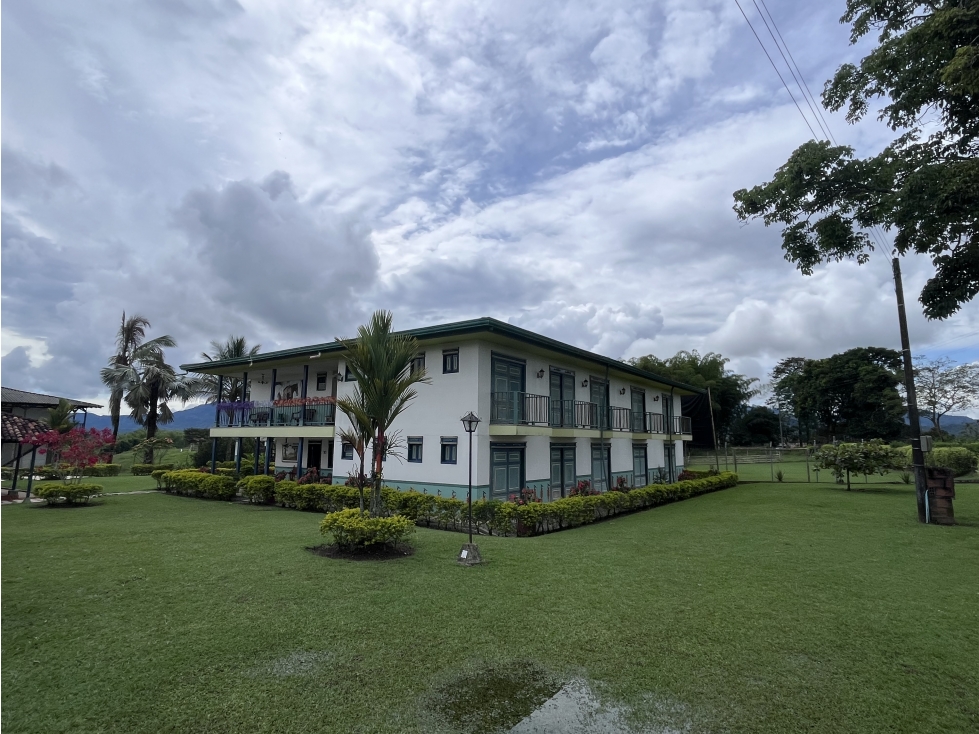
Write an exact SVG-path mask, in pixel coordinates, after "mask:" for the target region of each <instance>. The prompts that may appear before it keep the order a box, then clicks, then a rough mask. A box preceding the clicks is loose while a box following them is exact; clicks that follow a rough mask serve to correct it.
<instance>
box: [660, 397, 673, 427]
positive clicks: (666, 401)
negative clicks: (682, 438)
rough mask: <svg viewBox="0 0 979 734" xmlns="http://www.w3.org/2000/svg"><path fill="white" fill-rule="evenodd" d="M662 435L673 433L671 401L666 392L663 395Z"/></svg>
mask: <svg viewBox="0 0 979 734" xmlns="http://www.w3.org/2000/svg"><path fill="white" fill-rule="evenodd" d="M663 433H675V431H674V430H673V401H672V400H671V399H670V394H669V393H668V392H665V393H663Z"/></svg>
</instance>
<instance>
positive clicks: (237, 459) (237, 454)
mask: <svg viewBox="0 0 979 734" xmlns="http://www.w3.org/2000/svg"><path fill="white" fill-rule="evenodd" d="M235 474H241V436H238V440H237V441H235Z"/></svg>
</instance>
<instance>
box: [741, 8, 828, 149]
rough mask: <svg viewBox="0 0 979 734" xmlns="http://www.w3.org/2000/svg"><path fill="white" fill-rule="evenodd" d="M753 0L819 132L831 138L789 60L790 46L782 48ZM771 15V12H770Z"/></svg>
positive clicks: (783, 41)
mask: <svg viewBox="0 0 979 734" xmlns="http://www.w3.org/2000/svg"><path fill="white" fill-rule="evenodd" d="M751 2H752V4H753V5H754V6H755V10H756V11H758V16H759V17H760V18H761V22H762V23H764V24H765V29H766V30H767V31H768V35H769V36H771V38H772V42H773V43H774V44H775V48H776V49H778V52H779V54H780V55H781V56H782V61H784V62H785V65H786V66H787V67H788V69H789V73H790V74H791V75H792V78H793V79H794V80H795V85H796V86H797V87H798V88H799V92H800V93H801V94H802V99H803V100H804V101H805V103H806V105H807V106H808V107H809V111H810V112H811V113H812V116H813V119H814V120H815V121H816V126H817V127H818V128H819V132H821V133H822V134H823V135H822V136H821V137H824V138H827V139H829V138H830V137H831V136H830V134H829V130H827V129H826V127H825V126H824V125H823V124H822V123H821V122H820V119H819V113H818V112H816V110H815V108H814V107H813V103H812V102H811V101H810V100H809V98H810V97H811V96H812V92H809V95H808V96H807V95H806V90H807V89H808V85H806V86H805V87H803V85H802V83H801V82H800V81H799V76H801V74H802V72H801V71H800V72H799V76H797V75H796V73H795V72H796V69H794V68H793V64H792V63H790V62H789V59H788V57H786V55H785V54H786V53H787V52H788V48H789V47H788V46H786V47H785V51H783V50H782V46H780V45H779V42H778V39H777V38H775V34H774V33H773V32H772V26H770V25H769V24H768V20H767V19H766V18H765V14H764V13H763V12H761V8H759V7H758V2H757V0H751ZM766 10H767V8H766ZM769 15H771V14H770V13H769ZM774 24H775V21H774V20H773V21H772V25H774ZM776 30H777V29H776ZM781 36H782V34H781V33H779V38H781ZM782 43H783V44H784V43H785V40H784V39H783V40H782ZM791 55H792V54H791V53H789V56H791Z"/></svg>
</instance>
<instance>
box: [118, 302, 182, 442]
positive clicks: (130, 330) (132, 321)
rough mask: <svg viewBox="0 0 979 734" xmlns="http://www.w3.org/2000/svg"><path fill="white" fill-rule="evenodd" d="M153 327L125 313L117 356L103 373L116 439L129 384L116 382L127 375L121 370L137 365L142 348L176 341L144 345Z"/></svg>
mask: <svg viewBox="0 0 979 734" xmlns="http://www.w3.org/2000/svg"><path fill="white" fill-rule="evenodd" d="M149 327H150V322H149V319H147V318H146V317H145V316H140V315H139V314H136V315H134V316H130V317H129V318H128V319H127V318H126V312H125V311H123V312H122V322H121V323H120V325H119V331H118V332H117V333H116V353H115V354H114V355H112V356H111V357H109V367H108V368H106V369H103V370H102V383H103V384H104V385H105V386H106V387H108V388H109V413H110V415H111V418H112V437H113V438H116V437H117V436H118V435H119V416H120V414H121V413H122V401H123V396H124V395H125V393H126V387H127V385H126V383H125V382H115V381H114V380H116V379H117V378H119V377H120V376H121V375H122V374H123V371H121V370H119V369H118V368H125V367H130V366H131V365H132V363H133V352H134V351H135V350H136V349H137V348H139V347H140V346H148V347H152V348H157V349H160V350H162V349H163V348H164V347H172V346H174V341H173V339H172V338H171V337H169V336H161V337H157V338H156V339H150V341H148V342H146V343H145V344H144V343H143V340H144V339H146V330H147V329H148V328H149Z"/></svg>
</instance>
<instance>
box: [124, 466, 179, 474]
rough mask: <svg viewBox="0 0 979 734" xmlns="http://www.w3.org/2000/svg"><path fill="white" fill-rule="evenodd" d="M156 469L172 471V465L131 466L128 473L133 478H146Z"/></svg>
mask: <svg viewBox="0 0 979 734" xmlns="http://www.w3.org/2000/svg"><path fill="white" fill-rule="evenodd" d="M157 469H165V470H167V471H173V464H133V467H132V469H130V470H129V471H130V473H131V474H132V475H133V476H134V477H146V476H149V475H150V474H152V473H153V472H155V471H156V470H157Z"/></svg>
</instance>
